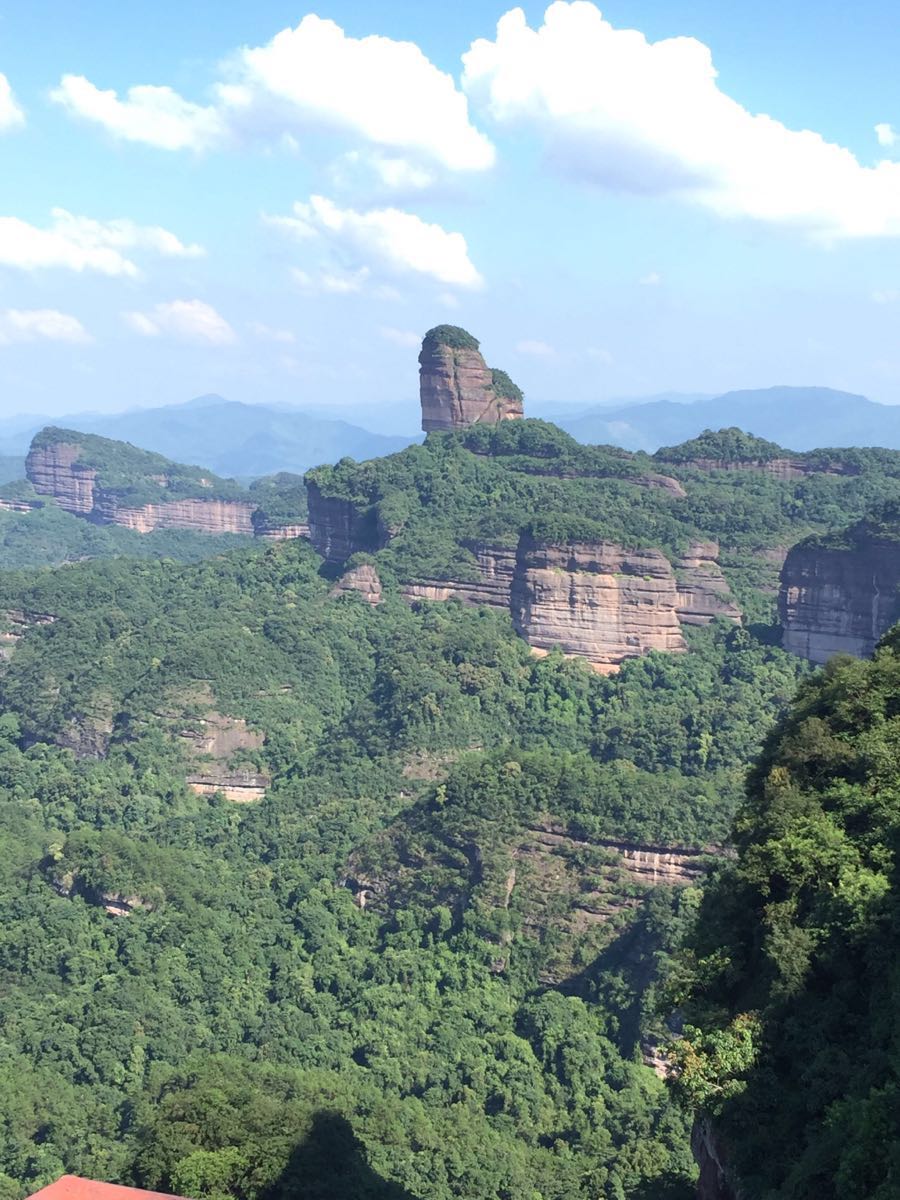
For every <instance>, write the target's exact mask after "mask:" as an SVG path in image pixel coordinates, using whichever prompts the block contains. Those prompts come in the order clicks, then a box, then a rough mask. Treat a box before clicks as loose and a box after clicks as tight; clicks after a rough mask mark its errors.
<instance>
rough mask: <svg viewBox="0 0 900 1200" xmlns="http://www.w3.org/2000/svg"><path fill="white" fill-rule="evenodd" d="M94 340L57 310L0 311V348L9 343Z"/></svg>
mask: <svg viewBox="0 0 900 1200" xmlns="http://www.w3.org/2000/svg"><path fill="white" fill-rule="evenodd" d="M90 340H91V337H90V334H89V333H88V331H87V330H86V329H85V327H84V326H83V325H82V323H81V322H80V321H79V320H78V319H77V318H76V317H72V316H69V314H68V313H63V312H58V311H57V310H56V309H55V308H7V309H0V346H5V345H8V344H9V343H10V342H36V341H48V342H70V343H83V342H89V341H90Z"/></svg>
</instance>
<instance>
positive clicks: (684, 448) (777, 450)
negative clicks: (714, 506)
mask: <svg viewBox="0 0 900 1200" xmlns="http://www.w3.org/2000/svg"><path fill="white" fill-rule="evenodd" d="M791 453H792V452H791V451H790V450H784V449H782V447H781V446H778V445H776V444H775V442H769V441H766V439H765V438H760V437H755V436H754V435H753V434H752V433H745V432H744V430H743V429H738V428H736V427H734V426H732V427H731V428H728V429H704V431H703V433H701V434H700V435H699V437H695V438H691V439H690V440H689V441H687V442H681V443H680V445H677V446H662V447H661V448H660V449H659V450H657V451H656V453H655V454H654V455H653V457H654V458H655V459H657V460H658V461H659V462H665V463H686V462H691V461H693V460H698V459H699V460H701V461H702V460H707V461H712V462H726V463H731V462H735V463H752V462H770V461H771V460H772V459H775V458H784V457H785V456H788V455H790V454H791Z"/></svg>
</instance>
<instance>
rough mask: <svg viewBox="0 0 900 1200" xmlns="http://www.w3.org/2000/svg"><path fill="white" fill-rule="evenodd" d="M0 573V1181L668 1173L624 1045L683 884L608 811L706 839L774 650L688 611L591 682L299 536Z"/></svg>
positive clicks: (666, 1138) (640, 1073)
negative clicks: (671, 636)
mask: <svg viewBox="0 0 900 1200" xmlns="http://www.w3.org/2000/svg"><path fill="white" fill-rule="evenodd" d="M0 586H2V601H0V603H2V607H3V608H4V609H5V610H6V611H8V612H10V613H12V614H18V615H16V616H15V619H14V622H13V623H11V624H9V630H10V632H9V634H8V635H7V638H8V639H11V641H10V644H11V645H13V646H14V647H15V649H14V650H13V652H12V656H11V658H10V659H9V662H8V665H7V667H6V668H5V671H4V672H3V675H2V678H0V687H2V696H0V699H2V704H3V711H4V714H5V715H4V716H3V718H2V727H3V735H4V750H3V754H2V757H0V783H2V789H3V790H2V796H3V802H2V828H3V853H2V858H0V861H2V863H3V882H2V919H0V929H2V933H0V971H2V973H3V980H4V986H3V988H2V993H0V994H2V999H0V1010H2V1018H0V1019H2V1028H3V1031H4V1039H5V1045H6V1059H5V1062H4V1065H3V1071H4V1084H3V1087H2V1090H0V1095H2V1105H3V1111H2V1117H0V1120H2V1127H3V1129H4V1131H5V1133H4V1136H3V1138H2V1147H3V1151H2V1154H3V1158H2V1165H0V1169H2V1171H3V1173H4V1180H5V1182H4V1190H5V1193H6V1194H8V1195H10V1196H13V1197H15V1196H19V1195H22V1194H24V1193H25V1192H27V1191H28V1190H29V1189H33V1188H34V1187H35V1186H36V1185H37V1184H38V1183H42V1182H45V1181H47V1180H48V1179H51V1178H53V1177H55V1175H57V1174H59V1173H60V1172H61V1171H62V1170H64V1169H65V1170H70V1171H77V1172H81V1173H83V1174H89V1175H94V1176H99V1177H106V1178H114V1179H120V1180H127V1179H131V1180H134V1181H136V1182H138V1183H141V1184H144V1185H147V1186H151V1187H154V1188H161V1189H172V1190H175V1191H182V1192H186V1193H187V1194H190V1195H194V1196H200V1197H205V1196H211V1197H212V1196H216V1197H219V1196H223V1195H231V1196H236V1197H248V1198H251V1197H256V1196H261V1195H262V1194H263V1193H264V1192H266V1193H267V1194H268V1191H267V1189H269V1188H270V1187H274V1188H275V1193H274V1194H276V1195H280V1194H288V1192H289V1190H290V1187H289V1181H290V1179H291V1178H292V1175H291V1173H292V1171H294V1172H296V1170H297V1169H298V1168H297V1165H296V1164H297V1162H298V1161H299V1162H301V1163H304V1162H305V1163H307V1164H308V1163H310V1162H315V1163H318V1164H319V1166H318V1167H317V1168H316V1169H317V1170H318V1171H319V1176H317V1178H319V1179H320V1185H321V1190H320V1191H314V1190H311V1191H309V1192H308V1193H307V1194H309V1195H319V1194H322V1195H325V1194H329V1195H346V1196H348V1197H350V1196H359V1195H373V1196H374V1195H377V1196H390V1195H395V1194H396V1195H400V1194H401V1193H400V1192H396V1193H395V1192H392V1191H390V1190H386V1187H387V1185H386V1184H385V1183H384V1182H383V1181H385V1180H387V1181H390V1182H391V1183H392V1184H395V1185H397V1186H399V1187H400V1188H401V1189H404V1194H409V1195H411V1196H421V1197H447V1198H449V1197H451V1196H459V1195H463V1194H464V1195H469V1196H473V1197H485V1198H487V1197H493V1196H501V1195H502V1196H510V1197H512V1196H516V1197H519V1196H535V1197H536V1196H542V1197H559V1198H560V1200H562V1198H563V1197H566V1198H569V1197H579V1196H582V1197H585V1200H587V1197H591V1198H593V1197H596V1196H597V1195H602V1196H609V1197H622V1196H626V1195H628V1196H639V1195H641V1196H642V1195H666V1196H669V1195H671V1196H673V1197H674V1196H682V1195H683V1196H687V1195H689V1193H690V1189H689V1180H690V1177H691V1174H692V1163H691V1159H690V1153H689V1148H688V1140H687V1127H686V1124H685V1118H684V1117H683V1116H682V1115H681V1114H680V1112H679V1110H678V1108H677V1107H676V1106H674V1104H673V1102H672V1101H671V1100H670V1098H669V1097H668V1096H667V1094H666V1090H665V1087H664V1085H663V1083H662V1081H661V1080H660V1079H658V1078H657V1076H656V1075H655V1074H654V1073H653V1071H651V1070H650V1069H649V1068H648V1067H646V1066H644V1065H643V1064H642V1061H641V1059H642V1051H643V1052H644V1053H647V1052H648V1046H649V1045H652V1041H653V1037H654V1036H655V1033H654V1031H655V1032H656V1033H659V1032H660V1031H659V1027H658V1025H657V1023H656V1022H657V1018H655V1017H653V1016H652V1013H651V1012H650V1010H651V1009H652V1003H651V1000H652V997H651V992H652V986H651V985H652V981H653V979H654V978H655V975H656V972H657V968H658V964H659V962H660V961H661V958H662V957H664V956H665V954H666V952H667V947H669V946H671V945H673V944H674V940H675V939H676V937H677V932H678V929H679V928H680V927H681V925H682V924H683V923H684V919H685V915H686V913H687V912H688V911H689V910H690V908H691V902H690V896H691V894H692V893H691V892H685V891H684V890H683V889H682V888H681V887H680V886H678V885H679V884H680V883H681V882H682V881H683V877H679V875H678V870H677V869H676V866H677V864H675V860H674V859H673V860H672V861H673V864H675V865H671V867H670V869H668V871H669V873H668V874H667V873H666V871H663V870H662V869H660V871H659V872H657V870H656V866H653V865H652V864H656V863H661V862H662V859H660V858H658V857H657V858H652V857H651V858H650V859H641V858H640V856H639V855H638V857H637V858H635V857H634V853H633V852H632V858H631V859H629V858H628V857H627V856H626V854H624V853H623V852H622V849H621V848H619V849H617V848H616V846H615V845H614V844H613V843H617V842H618V843H623V844H627V846H631V847H640V846H644V847H648V848H649V852H650V854H651V855H658V854H659V851H660V848H661V847H662V849H663V850H664V851H665V850H666V849H669V850H675V851H679V852H680V851H685V852H689V853H688V854H683V855H682V858H684V859H689V862H690V864H691V865H692V867H693V866H696V865H698V864H699V868H700V869H702V864H703V857H702V854H701V855H696V854H695V855H694V857H690V853H693V852H694V851H697V850H700V851H702V850H704V849H706V850H709V851H710V852H711V853H712V854H713V855H715V854H716V853H717V849H716V843H717V842H719V841H720V840H721V839H722V838H723V837H724V835H725V832H726V830H727V827H728V823H729V820H730V817H731V813H732V811H733V809H734V807H735V805H736V803H737V801H738V798H739V794H740V785H741V775H742V771H743V764H744V763H745V762H746V760H747V759H748V757H749V756H750V755H752V754H753V752H754V750H755V747H756V746H757V745H758V743H759V741H760V739H761V737H762V735H763V733H764V731H765V729H766V727H767V726H768V724H769V722H770V721H771V720H772V719H773V718H774V717H775V716H776V715H777V714H778V712H779V711H780V710H781V708H782V706H783V704H784V703H785V702H786V701H787V699H788V697H789V696H790V694H791V692H792V690H793V687H794V683H795V680H796V679H797V677H798V675H799V674H802V671H803V667H802V664H800V662H799V661H798V660H796V659H792V658H790V657H788V656H787V655H785V654H783V653H782V652H780V651H779V650H777V649H774V648H772V647H770V646H766V645H761V644H759V643H758V642H756V641H754V640H753V638H752V637H750V636H748V635H747V634H746V633H744V632H743V631H741V630H737V629H734V628H733V627H732V626H730V625H723V626H721V627H719V626H712V627H709V628H707V629H703V630H698V631H697V632H696V635H695V643H694V653H693V654H691V655H690V656H681V657H680V658H675V657H667V656H661V655H651V656H650V657H648V658H646V659H644V660H641V661H638V662H635V663H633V664H631V665H629V666H627V667H626V668H624V669H623V670H622V672H621V673H620V674H619V675H618V676H616V677H614V678H610V679H604V678H602V677H599V676H597V675H595V674H594V673H592V672H591V671H590V670H589V669H588V668H587V667H586V666H585V665H583V664H581V663H578V662H572V661H568V660H566V659H563V658H562V657H561V656H558V655H550V656H549V657H547V658H544V659H540V660H536V659H534V658H533V657H532V656H531V655H530V654H529V652H528V648H527V646H525V644H524V643H523V642H522V641H521V640H520V639H519V638H517V637H516V636H515V635H514V633H513V631H512V628H511V626H510V624H509V622H508V619H507V618H505V617H502V616H501V615H499V614H495V613H490V612H488V611H486V610H475V609H464V608H461V607H460V606H459V605H455V604H450V605H439V606H429V605H426V606H424V607H422V608H420V609H417V610H413V609H411V608H410V607H409V606H408V605H406V604H404V603H403V602H402V601H401V600H400V599H399V598H398V597H397V596H396V595H390V594H389V595H388V596H387V597H386V599H385V601H384V603H383V604H381V605H380V606H379V607H377V608H372V607H370V606H369V605H367V604H365V603H364V602H363V601H362V600H360V599H359V597H357V596H355V595H352V594H351V595H345V596H332V595H331V594H330V592H331V587H330V584H329V583H328V582H327V581H326V580H324V579H323V578H322V576H321V573H320V567H319V560H318V558H317V557H316V556H315V555H314V554H313V552H312V551H311V550H309V549H308V548H306V547H304V546H303V544H302V543H290V542H285V543H281V544H279V545H277V546H275V547H272V548H270V549H254V550H250V551H242V552H239V553H233V554H231V555H229V556H227V557H221V558H216V559H211V560H208V561H206V562H204V563H201V564H198V565H195V566H178V565H176V564H174V563H170V564H166V563H159V562H145V563H141V564H136V563H135V562H133V561H126V560H122V561H112V562H86V563H81V564H76V565H73V566H70V567H68V568H67V569H66V570H65V571H57V572H51V573H44V574H42V575H40V576H37V577H34V576H27V575H24V576H11V575H7V576H5V577H4V578H3V579H2V580H0ZM217 771H225V772H230V773H234V772H242V771H243V772H253V773H254V777H255V778H257V779H261V780H262V781H263V786H264V787H265V788H266V790H267V794H266V797H265V799H264V800H262V801H261V802H257V803H255V804H248V805H236V804H234V803H231V802H229V801H227V800H225V799H224V798H223V796H222V795H221V793H218V794H217V793H216V792H215V791H214V792H213V794H200V793H198V790H197V788H196V787H193V788H192V787H191V786H189V785H188V783H187V782H186V781H187V780H189V779H195V778H197V777H198V776H201V777H207V776H209V775H210V774H211V775H213V776H214V777H215V773H216V772H217ZM544 831H547V832H544ZM676 858H677V855H676ZM678 861H679V862H680V861H681V859H678ZM647 862H650V863H651V866H652V869H650V870H647V869H646V867H647ZM642 863H643V866H644V873H643V874H641V864H642ZM689 877H696V876H695V875H690V876H689ZM654 882H655V883H656V884H657V886H655V887H654V886H653V884H654ZM648 989H649V991H648ZM329 1114H330V1115H329ZM335 1114H337V1116H339V1117H340V1118H341V1119H342V1120H346V1122H348V1123H349V1124H348V1125H347V1126H344V1125H341V1124H340V1123H338V1124H337V1125H336V1124H335V1122H336V1120H337V1116H335ZM348 1138H350V1139H351V1140H352V1139H358V1142H354V1143H353V1144H354V1145H355V1146H356V1151H355V1152H354V1153H355V1155H356V1157H353V1156H352V1155H351V1156H350V1157H347V1158H346V1162H347V1163H348V1164H350V1163H351V1160H352V1163H353V1164H355V1165H354V1166H353V1167H352V1169H351V1166H350V1165H348V1166H347V1168H346V1169H347V1177H346V1178H342V1179H335V1178H334V1177H333V1176H332V1175H331V1174H329V1172H330V1171H331V1170H332V1159H333V1155H332V1154H331V1153H330V1152H329V1151H328V1146H329V1145H331V1144H332V1142H333V1141H334V1139H337V1141H338V1143H339V1144H341V1145H343V1146H345V1147H346V1144H347V1139H348ZM323 1147H324V1149H323ZM347 1154H349V1150H348V1151H347ZM298 1156H299V1157H298ZM342 1161H344V1159H343V1158H342ZM366 1163H368V1165H366ZM279 1181H280V1182H279ZM310 1186H312V1185H310ZM316 1186H319V1185H316ZM342 1189H343V1190H342ZM648 1189H650V1190H648Z"/></svg>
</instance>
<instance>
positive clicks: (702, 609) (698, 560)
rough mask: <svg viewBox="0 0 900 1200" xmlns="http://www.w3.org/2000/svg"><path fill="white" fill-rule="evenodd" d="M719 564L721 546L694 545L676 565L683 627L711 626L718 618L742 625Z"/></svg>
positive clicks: (738, 611)
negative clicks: (724, 618)
mask: <svg viewBox="0 0 900 1200" xmlns="http://www.w3.org/2000/svg"><path fill="white" fill-rule="evenodd" d="M718 560H719V546H718V543H716V542H692V543H691V544H690V546H688V548H687V551H686V553H685V554H683V555H682V557H681V558H679V559H678V561H677V562H676V563H675V573H676V577H677V584H676V590H677V592H678V609H677V612H678V620H679V621H680V622H681V623H682V625H709V624H710V622H711V621H713V620H714V619H715V618H716V617H726V618H727V619H728V620H729V621H734V622H735V624H739V623H740V620H741V610H740V609H739V608H738V606H737V605H736V604H735V602H734V598H733V597H732V595H731V591H730V589H729V587H728V581H727V580H726V578H725V576H724V575H723V574H722V568H721V567H720V566H719V561H718Z"/></svg>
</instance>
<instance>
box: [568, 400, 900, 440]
mask: <svg viewBox="0 0 900 1200" xmlns="http://www.w3.org/2000/svg"><path fill="white" fill-rule="evenodd" d="M556 423H557V424H558V425H559V426H560V427H561V428H562V429H565V430H566V432H567V433H570V434H571V435H572V436H573V437H574V438H577V439H578V441H579V442H584V443H586V444H589V445H590V444H601V445H602V444H609V445H613V446H623V447H625V449H627V450H646V451H648V452H649V453H652V452H653V451H654V450H658V449H659V447H660V446H671V445H677V444H678V443H679V442H685V441H688V440H689V439H690V438H694V437H696V436H697V435H698V434H699V433H702V432H703V430H704V429H723V428H726V427H729V426H737V427H738V428H739V429H743V430H745V431H746V432H747V433H752V434H755V435H756V436H757V437H762V438H767V439H768V440H769V441H772V442H777V443H778V444H779V445H780V446H786V447H788V448H790V449H791V450H814V449H816V448H817V447H820V446H884V447H886V448H887V449H889V450H897V449H900V405H888V404H876V403H874V402H873V401H872V400H867V399H866V398H865V396H856V395H854V394H853V393H852V392H838V391H834V390H833V389H832V388H820V387H773V388H760V389H757V390H754V391H742V392H726V393H725V394H724V395H723V396H715V397H712V398H710V399H705V400H697V401H695V402H694V403H687V404H686V403H684V402H683V401H673V400H670V399H653V400H649V401H646V402H644V403H642V404H628V405H623V406H622V407H620V408H612V409H610V408H607V407H603V408H596V409H593V410H591V411H589V412H582V413H576V414H573V415H571V416H568V417H559V418H557V421H556Z"/></svg>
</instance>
